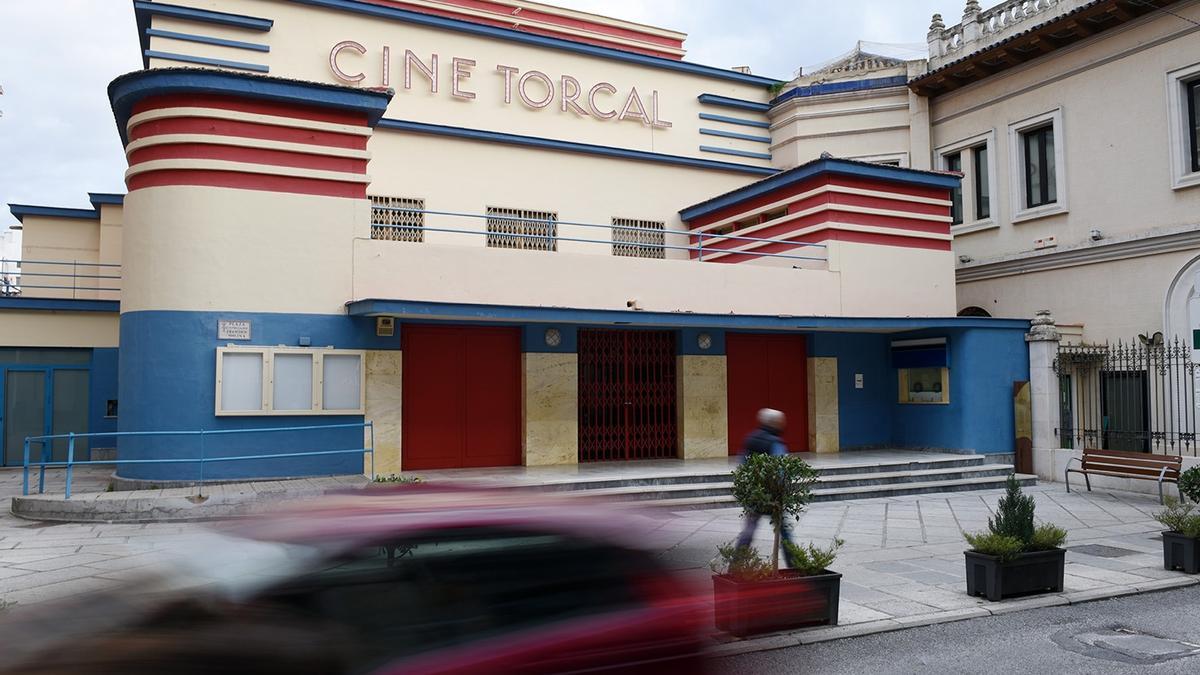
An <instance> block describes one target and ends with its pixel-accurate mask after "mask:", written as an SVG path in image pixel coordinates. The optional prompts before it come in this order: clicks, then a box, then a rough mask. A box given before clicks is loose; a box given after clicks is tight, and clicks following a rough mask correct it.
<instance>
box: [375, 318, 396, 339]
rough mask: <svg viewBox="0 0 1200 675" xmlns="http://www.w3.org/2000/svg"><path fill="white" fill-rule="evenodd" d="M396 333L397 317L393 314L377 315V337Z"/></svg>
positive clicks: (390, 335)
mask: <svg viewBox="0 0 1200 675" xmlns="http://www.w3.org/2000/svg"><path fill="white" fill-rule="evenodd" d="M395 334H396V317H393V316H377V317H375V336H376V337H392V336H393V335H395Z"/></svg>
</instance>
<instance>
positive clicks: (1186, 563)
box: [1154, 481, 1200, 574]
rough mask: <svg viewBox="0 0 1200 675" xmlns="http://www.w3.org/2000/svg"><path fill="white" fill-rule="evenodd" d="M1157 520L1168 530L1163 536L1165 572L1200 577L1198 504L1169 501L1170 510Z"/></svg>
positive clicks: (1158, 516) (1157, 517)
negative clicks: (1181, 572) (1178, 571)
mask: <svg viewBox="0 0 1200 675" xmlns="http://www.w3.org/2000/svg"><path fill="white" fill-rule="evenodd" d="M1182 484H1183V482H1182V481H1180V485H1182ZM1182 491H1183V490H1182V488H1181V489H1180V492H1182ZM1154 518H1155V520H1157V521H1158V522H1160V523H1162V524H1163V526H1164V527H1166V528H1167V529H1166V531H1165V532H1163V533H1162V540H1163V568H1164V569H1168V570H1176V569H1179V570H1183V572H1184V573H1185V574H1197V573H1200V509H1198V508H1197V507H1196V505H1195V504H1185V503H1184V502H1181V501H1179V500H1178V499H1175V498H1174V497H1167V508H1165V509H1163V510H1162V511H1160V512H1159V513H1157V514H1155V515H1154Z"/></svg>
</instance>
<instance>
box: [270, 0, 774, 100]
mask: <svg viewBox="0 0 1200 675" xmlns="http://www.w3.org/2000/svg"><path fill="white" fill-rule="evenodd" d="M292 2H297V3H301V4H305V5H313V6H316V7H326V8H329V9H338V10H342V11H347V12H357V13H359V14H366V15H368V16H377V17H381V18H385V19H391V20H393V21H403V22H405V23H411V24H416V25H418V26H426V27H429V28H438V29H442V30H451V31H457V32H460V33H468V34H471V35H479V36H483V37H487V38H496V39H500V40H508V41H511V42H520V43H524V44H529V45H535V46H538V47H548V48H550V49H560V50H563V51H568V52H575V53H577V54H585V55H587V56H595V57H599V58H604V59H611V60H613V61H624V62H626V63H636V64H638V65H641V66H649V67H651V68H662V69H664V70H675V71H679V72H684V73H689V74H692V75H700V76H703V77H711V78H715V79H720V80H731V81H734V82H741V83H743V84H753V85H758V86H762V87H769V86H771V85H774V84H778V83H779V81H778V80H775V79H773V78H769V77H760V76H758V75H747V74H745V73H739V72H738V71H736V70H726V69H724V68H714V67H712V66H702V65H700V64H698V63H688V62H687V61H679V60H677V59H668V58H664V57H661V56H649V55H647V54H637V53H634V52H627V51H623V50H620V49H613V48H612V47H601V46H598V45H590V44H585V43H581V42H574V41H571V40H564V39H562V38H553V37H546V36H543V35H535V34H533V33H526V32H523V31H518V30H512V29H509V28H499V27H496V26H486V25H483V24H478V23H472V22H469V21H463V20H461V19H452V18H448V17H444V16H435V15H432V14H422V13H420V12H411V11H408V10H403V9H398V8H396V7H383V6H380V5H374V4H371V3H367V2H362V1H361V0H292Z"/></svg>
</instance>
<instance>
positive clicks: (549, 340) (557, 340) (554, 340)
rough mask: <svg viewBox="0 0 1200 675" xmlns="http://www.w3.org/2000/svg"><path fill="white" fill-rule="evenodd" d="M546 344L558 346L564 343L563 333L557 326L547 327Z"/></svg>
mask: <svg viewBox="0 0 1200 675" xmlns="http://www.w3.org/2000/svg"><path fill="white" fill-rule="evenodd" d="M545 339H546V346H548V347H557V346H559V345H560V344H562V333H561V332H559V330H558V329H557V328H547V329H546V336H545Z"/></svg>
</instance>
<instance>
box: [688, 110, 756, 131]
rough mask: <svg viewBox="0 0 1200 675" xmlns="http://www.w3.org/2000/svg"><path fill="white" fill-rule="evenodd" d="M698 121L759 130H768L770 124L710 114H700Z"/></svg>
mask: <svg viewBox="0 0 1200 675" xmlns="http://www.w3.org/2000/svg"><path fill="white" fill-rule="evenodd" d="M700 119H702V120H708V121H710V122H725V123H727V124H740V125H742V126H744V127H758V128H759V129H770V128H771V123H770V122H760V121H758V120H748V119H744V118H741V117H726V116H725V115H714V114H712V113H700Z"/></svg>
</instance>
